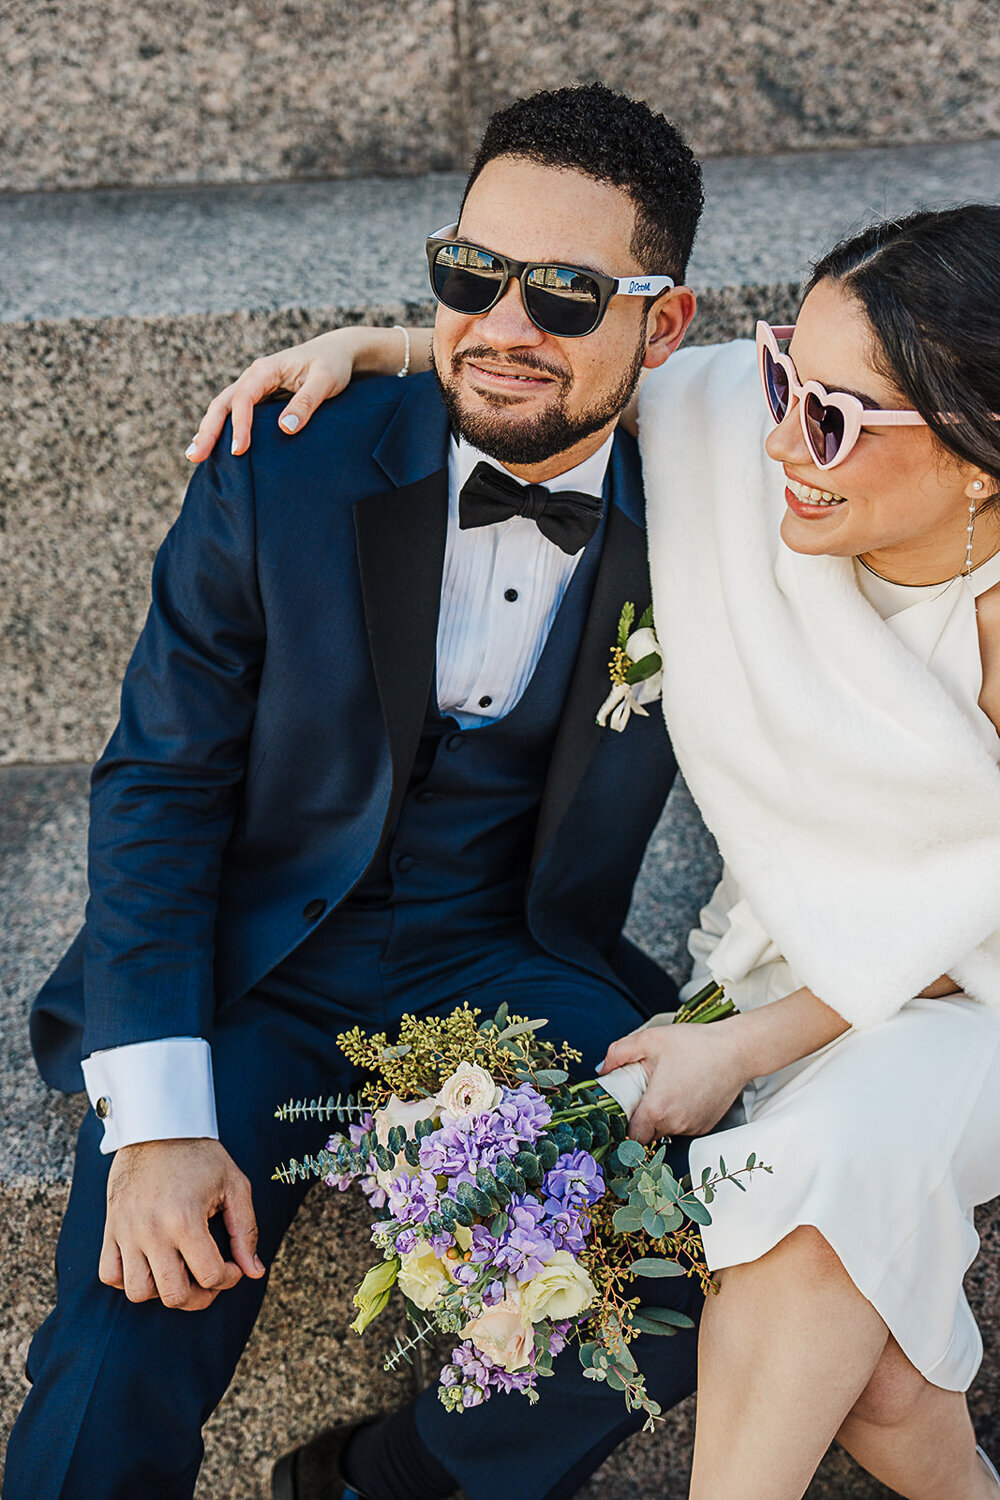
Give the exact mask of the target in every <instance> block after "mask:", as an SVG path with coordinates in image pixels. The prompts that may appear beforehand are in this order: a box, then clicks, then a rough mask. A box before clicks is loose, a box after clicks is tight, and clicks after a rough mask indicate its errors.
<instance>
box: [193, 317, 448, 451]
mask: <svg viewBox="0 0 1000 1500" xmlns="http://www.w3.org/2000/svg"><path fill="white" fill-rule="evenodd" d="M407 332H408V334H409V339H410V371H411V372H412V373H413V374H416V373H417V372H418V371H420V370H426V369H428V368H429V367H430V349H431V330H430V329H429V328H411V329H408V330H407ZM405 358H406V337H405V335H404V334H403V332H402V331H401V329H400V328H398V327H396V328H367V327H360V328H335V329H333V330H332V331H331V332H330V333H321V334H319V335H318V337H317V338H314V339H310V340H309V341H308V343H305V344H295V345H293V347H292V348H290V349H280V350H279V351H278V353H277V354H268V355H265V356H264V357H263V358H261V359H255V360H254V362H253V364H252V365H248V366H247V368H246V369H245V370H244V371H243V373H242V375H240V376H239V377H238V378H237V379H236V380H234V381H233V383H232V385H227V386H226V389H225V390H224V391H221V392H220V393H219V395H218V396H216V398H215V400H214V401H212V402H210V404H209V406H208V409H207V410H206V412H205V415H204V416H203V417H202V419H201V426H200V427H199V428H198V431H197V432H196V434H195V436H194V438H193V440H192V442H191V444H190V446H189V447H188V449H187V452H186V457H187V458H189V459H190V460H191V462H192V463H194V464H197V463H200V462H201V461H202V459H205V458H207V457H208V455H209V454H210V453H211V451H212V449H213V448H214V447H215V444H216V442H217V441H218V438H219V433H220V432H221V431H222V428H223V426H224V425H225V421H226V417H227V416H228V415H229V413H230V412H232V414H233V452H234V453H245V452H246V450H247V448H249V446H250V429H251V427H252V426H253V409H254V407H255V406H256V404H257V402H258V401H262V400H263V399H264V397H265V396H270V395H271V394H272V393H273V392H274V391H294V392H295V395H294V396H293V397H292V399H291V401H289V403H288V405H287V406H286V407H285V409H284V411H283V412H282V413H281V416H280V417H279V418H278V425H279V426H280V427H281V428H282V429H283V431H285V432H288V433H293V432H299V431H301V430H302V428H303V427H304V426H305V425H306V423H307V422H308V421H309V418H310V417H311V416H312V414H313V412H314V411H315V410H316V408H317V406H320V405H321V404H322V403H323V402H324V401H326V400H327V399H328V398H329V397H330V396H336V395H338V394H339V393H340V392H341V391H342V390H343V389H344V387H345V386H347V385H349V384H350V382H351V380H352V379H353V377H354V376H355V375H396V374H399V373H400V371H401V370H402V369H403V366H404V363H405Z"/></svg>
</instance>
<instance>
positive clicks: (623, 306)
mask: <svg viewBox="0 0 1000 1500" xmlns="http://www.w3.org/2000/svg"><path fill="white" fill-rule="evenodd" d="M634 224H635V210H634V208H633V205H632V201H631V199H630V198H629V197H628V195H627V194H626V193H624V192H622V191H621V190H620V189H619V188H615V187H611V186H610V185H609V184H607V183H602V182H595V181H593V179H592V178H589V177H585V176H584V175H583V174H582V173H580V172H574V171H561V170H558V169H556V168H554V167H546V166H539V165H537V164H536V163H534V162H530V161H527V160H525V159H523V158H521V157H510V156H505V157H497V158H495V159H494V160H493V161H491V162H489V163H487V165H486V166H485V167H484V168H483V171H482V172H481V173H480V175H479V177H478V178H477V179H476V181H475V183H474V184H473V186H472V189H471V191H470V192H469V196H468V199H467V200H466V204H465V208H464V210H463V212H462V218H461V221H460V223H459V227H458V238H459V239H461V240H468V241H470V242H472V243H473V244H477V245H482V246H484V247H485V248H486V249H488V250H493V251H495V252H497V253H498V254H501V255H509V256H511V257H513V258H514V259H516V260H522V261H541V262H546V263H548V262H558V263H560V264H564V265H572V266H580V267H583V268H589V269H592V270H595V271H602V272H604V273H605V274H606V275H610V276H626V275H629V274H634V273H639V272H641V271H642V270H643V269H644V268H643V267H642V266H640V265H639V264H638V262H637V261H636V259H635V257H634V256H633V255H632V252H631V249H630V243H631V239H632V230H633V227H634ZM647 321H648V320H647V316H646V312H645V301H644V299H643V298H640V297H614V298H612V300H611V302H610V303H609V305H608V308H607V311H606V312H605V314H604V318H603V320H602V322H601V324H600V326H599V327H598V328H597V329H595V331H594V332H593V333H591V334H587V335H586V336H585V337H583V338H557V337H555V336H554V335H553V334H549V333H543V332H542V331H541V329H540V328H536V327H535V325H534V323H532V322H531V320H530V318H529V317H528V315H527V313H526V312H525V310H524V307H523V304H522V302H521V290H520V287H519V286H518V284H517V282H516V281H511V283H510V284H509V285H508V287H507V290H506V291H505V293H504V295H503V296H502V297H501V298H500V301H499V302H498V303H497V304H496V306H495V307H492V308H491V309H490V310H489V312H487V313H483V314H482V315H481V316H479V317H472V316H469V315H468V314H466V313H457V312H452V311H451V310H450V309H449V308H446V307H442V306H439V307H438V310H437V317H436V319H435V323H434V342H433V354H434V366H435V369H436V371H437V374H438V378H439V380H440V382H441V386H442V390H443V393H444V398H445V403H446V405H447V407H448V412H449V415H450V417H451V420H452V423H453V425H454V426H455V427H457V428H458V430H459V432H460V433H461V434H462V436H463V437H465V438H466V439H467V440H468V441H469V442H470V443H472V444H473V445H474V446H475V447H477V448H479V449H481V450H482V451H483V452H485V453H489V454H490V455H491V456H492V457H494V458H496V459H499V461H500V462H501V463H505V464H508V465H509V466H510V467H511V468H514V469H515V470H516V469H518V468H525V469H531V470H532V471H533V472H532V475H531V477H533V478H537V479H544V478H545V477H551V475H552V474H556V473H559V472H560V471H561V470H562V469H565V468H567V467H570V466H571V465H572V464H573V463H578V462H581V461H582V460H583V458H585V457H587V455H588V453H589V452H593V451H595V450H596V448H598V447H599V446H600V444H601V442H603V440H604V438H605V437H606V435H607V434H608V432H610V431H611V429H612V428H613V426H614V424H615V422H616V420H617V418H618V415H619V413H620V412H621V410H622V408H623V407H624V405H625V404H626V402H627V401H628V398H629V396H630V395H631V393H632V390H633V389H634V387H635V384H636V381H637V380H638V377H639V372H640V370H641V369H642V365H643V359H644V357H645V352H646V329H647ZM566 459H568V460H569V462H568V463H567V462H565V460H566ZM552 460H557V461H556V462H555V463H553V462H552ZM540 468H545V469H547V470H549V471H550V472H549V474H548V475H546V474H543V473H541V472H540V471H539V470H540Z"/></svg>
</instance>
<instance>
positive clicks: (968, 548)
mask: <svg viewBox="0 0 1000 1500" xmlns="http://www.w3.org/2000/svg"><path fill="white" fill-rule="evenodd" d="M982 487H983V481H982V480H981V479H976V480H974V481H973V484H972V488H973V489H974V490H981V489H982ZM975 529H976V502H975V500H970V501H969V524H968V526H967V527H966V528H965V535H966V543H965V568H964V570H963V571H964V573H965V576H966V578H968V577H970V575H971V573H972V536H973V533H974V531H975Z"/></svg>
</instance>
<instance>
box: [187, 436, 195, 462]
mask: <svg viewBox="0 0 1000 1500" xmlns="http://www.w3.org/2000/svg"><path fill="white" fill-rule="evenodd" d="M194 448H195V445H194V439H192V440H191V442H190V443H188V445H187V447H186V448H185V449H184V457H185V458H190V457H191V456H192V454H193V453H194Z"/></svg>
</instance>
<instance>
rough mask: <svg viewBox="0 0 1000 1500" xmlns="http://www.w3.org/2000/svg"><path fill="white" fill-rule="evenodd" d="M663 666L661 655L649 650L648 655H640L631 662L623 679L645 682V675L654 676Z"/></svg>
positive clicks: (629, 681)
mask: <svg viewBox="0 0 1000 1500" xmlns="http://www.w3.org/2000/svg"><path fill="white" fill-rule="evenodd" d="M662 666H663V657H662V656H660V655H659V654H658V653H657V652H656V651H650V653H649V655H648V656H641V657H640V658H639V660H638V661H636V662H633V663H632V665H631V666H630V667H629V669H628V671H627V672H626V673H625V681H626V682H628V683H635V682H645V681H646V678H647V677H654V676H655V675H656V673H657V672H658V671H659V670H660V668H661V667H662Z"/></svg>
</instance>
